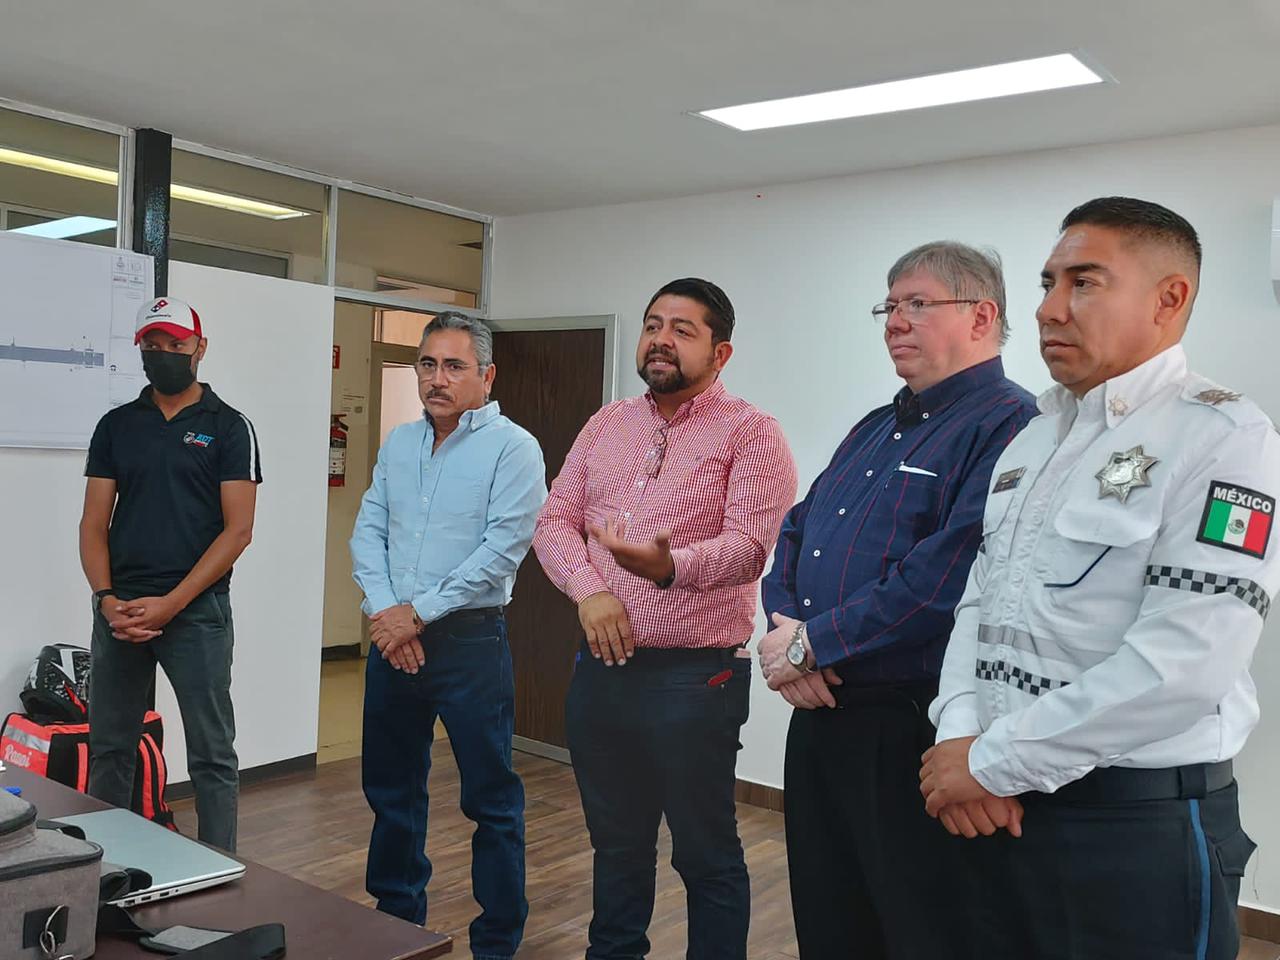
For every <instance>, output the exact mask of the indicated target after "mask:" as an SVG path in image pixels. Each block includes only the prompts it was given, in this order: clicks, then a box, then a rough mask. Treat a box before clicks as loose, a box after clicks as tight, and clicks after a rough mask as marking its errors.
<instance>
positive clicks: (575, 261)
mask: <svg viewBox="0 0 1280 960" xmlns="http://www.w3.org/2000/svg"><path fill="white" fill-rule="evenodd" d="M743 149H750V138H749V137H744V138H743ZM1109 194H1128V195H1133V196H1139V197H1145V198H1149V199H1152V200H1157V201H1159V202H1161V203H1164V204H1166V205H1168V206H1170V207H1172V208H1173V209H1174V210H1177V211H1178V212H1180V213H1182V214H1183V215H1185V216H1186V217H1187V218H1188V219H1190V220H1191V222H1192V223H1193V224H1195V226H1196V227H1197V229H1198V230H1199V231H1200V234H1201V238H1202V240H1203V242H1204V247H1205V266H1204V271H1203V292H1202V294H1201V296H1200V300H1199V303H1198V305H1197V308H1196V315H1195V318H1194V319H1193V321H1192V325H1191V330H1190V332H1189V334H1188V336H1187V348H1188V350H1189V352H1190V355H1191V357H1192V362H1193V365H1194V367H1195V368H1196V369H1198V370H1199V371H1200V372H1202V373H1204V374H1206V375H1207V376H1210V377H1212V378H1214V379H1217V380H1219V381H1221V382H1223V383H1225V384H1228V385H1230V386H1231V387H1233V388H1235V389H1238V390H1242V391H1245V392H1246V393H1248V394H1249V395H1250V396H1252V397H1253V398H1254V399H1256V400H1257V401H1259V402H1260V403H1261V404H1262V405H1263V406H1264V407H1265V408H1266V409H1267V411H1268V412H1269V413H1270V414H1271V416H1272V417H1273V418H1274V419H1277V420H1280V378H1277V377H1276V375H1275V368H1276V356H1277V350H1276V346H1275V344H1276V340H1277V333H1278V332H1280V307H1278V306H1277V304H1276V300H1275V297H1274V295H1273V293H1272V289H1271V281H1270V277H1269V274H1268V262H1269V240H1270V236H1269V235H1270V218H1271V201H1272V198H1273V197H1274V196H1276V195H1277V194H1280V127H1264V128H1254V129H1248V130H1236V131H1228V132H1220V133H1212V134H1203V135H1194V136H1186V137H1178V138H1170V139H1163V140H1152V141H1142V142H1134V143H1127V144H1116V145H1108V146H1098V147H1084V148H1079V149H1074V150H1056V151H1051V152H1044V153H1036V154H1027V155H1020V156H1012V157H1000V158H993V159H986V160H979V161H970V162H965V163H952V164H945V165H938V166H931V167H919V168H914V169H910V170H900V171H891V172H885V173H877V174H868V175H864V176H858V177H848V178H841V179H834V180H825V181H816V182H811V183H803V184H790V185H785V186H775V187H768V188H764V189H761V190H757V191H743V192H734V193H724V194H716V195H709V196H700V197H692V198H687V199H680V200H670V201H660V202H650V203H641V204H628V205H623V206H613V207H599V208H593V209H585V210H577V211H567V212H561V213H548V214H536V215H529V216H524V217H515V218H506V219H500V220H499V221H498V222H497V223H496V224H495V227H494V236H495V246H494V252H495V272H494V277H493V288H492V292H493V302H494V311H493V315H494V316H495V317H499V318H502V317H537V316H564V315H580V314H594V313H617V314H618V315H619V316H620V317H622V318H625V319H624V320H623V322H622V326H621V331H620V332H621V340H622V342H621V343H620V344H619V351H620V356H621V357H622V358H624V363H623V364H621V366H620V369H621V370H622V371H623V372H622V374H621V375H620V383H619V391H620V393H619V395H621V396H626V395H629V394H637V393H639V392H641V390H642V389H643V386H642V384H641V382H640V380H639V379H638V378H636V377H635V376H634V375H633V374H631V373H630V372H629V371H630V370H631V369H632V368H631V364H630V356H631V353H630V351H631V350H632V349H633V347H634V343H635V339H634V338H635V337H636V336H638V334H639V329H640V312H641V310H642V309H643V307H644V305H645V303H646V302H647V300H648V298H649V296H650V295H651V294H652V293H653V291H654V290H656V289H657V288H658V287H659V286H660V285H661V284H662V283H664V282H665V281H667V280H670V279H672V278H674V277H680V276H689V275H695V276H704V277H707V278H709V279H712V280H714V281H716V282H717V283H719V284H721V285H722V286H723V287H724V288H725V290H726V291H727V292H728V294H729V296H730V297H731V298H732V300H733V302H734V306H735V308H736V310H737V316H738V327H737V330H736V332H735V335H734V340H733V342H734V346H735V348H736V351H737V352H736V353H735V354H734V357H733V359H732V361H731V362H730V364H729V366H728V368H727V370H726V374H725V379H726V382H727V386H728V387H729V389H730V390H731V391H733V392H735V393H738V394H740V395H742V396H744V397H746V398H747V399H748V400H750V401H752V402H754V403H756V404H758V405H759V406H761V407H763V408H764V409H766V410H768V411H770V412H771V413H773V414H774V415H775V416H777V417H778V419H779V421H780V422H781V424H782V427H783V429H784V430H785V432H786V434H787V437H788V438H789V439H790V441H791V444H792V448H793V451H794V453H795V457H796V461H797V464H798V466H799V468H800V475H801V489H802V490H804V489H807V486H808V484H809V482H811V481H812V479H813V477H814V476H815V475H816V473H817V472H818V471H819V470H820V469H821V468H822V467H823V466H824V465H825V464H826V462H827V460H828V458H829V457H830V455H831V452H832V450H833V449H834V447H835V445H836V443H837V442H838V441H839V439H840V438H841V437H842V436H843V435H844V433H845V432H846V431H847V429H848V428H849V427H850V426H851V425H852V423H853V422H854V421H855V420H856V419H858V418H859V417H860V416H861V415H862V414H863V413H865V412H866V411H867V410H868V409H870V408H871V407H873V406H875V405H878V404H882V403H885V402H887V401H888V400H889V398H890V397H891V396H892V394H893V392H894V391H895V390H896V389H897V388H898V386H899V385H900V384H899V383H898V382H897V381H896V380H895V378H894V376H893V372H892V368H891V366H890V365H889V363H888V361H887V359H886V357H885V355H884V347H883V344H882V342H881V340H880V337H879V332H878V328H877V326H876V325H875V324H873V322H872V320H871V317H870V314H869V308H870V307H871V305H872V304H874V303H875V302H877V301H878V300H881V299H883V297H884V294H885V283H884V277H885V273H886V271H887V270H888V268H889V266H890V265H891V264H892V262H893V260H894V259H895V258H896V257H897V256H898V255H899V254H901V253H903V252H904V251H906V250H907V249H909V248H910V247H912V246H914V245H915V244H918V243H922V242H924V241H927V240H934V239H942V238H949V239H956V240H962V241H966V242H969V243H974V244H980V245H990V246H994V247H996V248H997V249H998V250H999V251H1000V253H1001V254H1002V255H1003V257H1004V260H1005V275H1006V279H1007V285H1008V288H1009V315H1010V317H1011V319H1012V327H1013V340H1012V342H1011V343H1010V345H1009V347H1008V349H1007V351H1006V358H1005V361H1006V367H1007V369H1008V371H1009V373H1010V375H1011V376H1012V377H1014V378H1015V379H1016V380H1018V381H1020V382H1021V383H1022V384H1023V385H1024V386H1026V387H1027V388H1028V389H1030V390H1032V391H1033V392H1039V391H1040V390H1041V389H1043V388H1044V387H1046V386H1047V385H1048V383H1049V380H1048V377H1047V375H1046V373H1045V370H1044V367H1043V365H1042V363H1041V361H1040V358H1039V355H1038V353H1037V350H1036V333H1035V325H1034V319H1033V313H1034V309H1035V304H1036V302H1037V300H1038V294H1039V271H1040V267H1041V265H1042V264H1043V262H1044V258H1045V256H1046V255H1047V254H1048V252H1049V249H1050V247H1051V246H1052V244H1053V241H1054V238H1055V236H1056V234H1057V224H1058V222H1059V221H1060V220H1061V218H1062V216H1063V215H1064V214H1065V213H1066V212H1067V211H1068V210H1069V209H1070V208H1071V207H1072V206H1074V205H1075V204H1077V203H1079V202H1081V201H1083V200H1086V199H1089V198H1090V197H1094V196H1100V195H1109ZM1277 479H1278V480H1280V478H1277ZM1278 485H1280V484H1278ZM1278 621H1280V618H1273V620H1272V623H1271V625H1270V626H1269V627H1268V629H1267V630H1266V631H1265V633H1264V636H1263V642H1262V646H1261V649H1260V651H1259V653H1258V656H1257V658H1256V661H1255V664H1254V676H1255V678H1256V680H1257V682H1258V687H1259V690H1260V694H1261V699H1262V705H1263V721H1262V725H1261V727H1260V728H1259V729H1258V731H1257V732H1256V733H1255V734H1254V736H1253V739H1252V740H1251V742H1250V744H1249V747H1248V749H1247V750H1246V752H1245V754H1244V756H1243V757H1242V758H1241V759H1240V761H1239V763H1238V768H1239V778H1240V781H1241V783H1242V785H1243V798H1244V799H1243V806H1244V816H1245V821H1246V827H1247V829H1248V830H1249V831H1250V833H1251V834H1252V835H1253V836H1254V838H1255V839H1256V840H1257V841H1258V842H1259V844H1260V846H1261V850H1260V852H1259V854H1258V856H1256V857H1255V858H1254V860H1253V862H1252V864H1251V869H1250V874H1251V876H1250V877H1249V878H1247V880H1246V883H1245V885H1244V890H1243V891H1242V896H1243V897H1244V898H1245V899H1246V900H1252V901H1256V902H1260V903H1266V904H1270V905H1272V906H1273V907H1280V819H1277V818H1276V816H1275V814H1274V810H1275V809H1276V805H1277V802H1280V769H1277V768H1276V765H1275V764H1273V763H1270V762H1269V758H1270V757H1273V756H1274V755H1275V751H1276V749H1277V748H1278V747H1280V649H1278V648H1277V644H1278V642H1280V623H1278ZM762 622H763V621H762V618H761V619H760V623H761V624H762ZM789 712H790V708H789V707H787V706H786V704H784V703H783V701H782V700H781V699H780V698H778V697H777V695H776V694H772V693H770V692H769V691H768V689H767V688H765V687H764V685H763V683H762V682H761V681H760V680H759V678H758V677H757V679H756V686H755V688H754V690H753V698H752V715H751V720H750V722H749V723H748V725H747V727H746V729H745V730H744V735H743V744H744V749H743V752H742V754H741V756H740V759H739V763H738V775H739V776H740V777H742V778H744V779H748V780H754V781H758V782H762V783H767V784H773V785H781V783H782V757H783V749H784V744H785V736H786V726H787V719H788V715H789Z"/></svg>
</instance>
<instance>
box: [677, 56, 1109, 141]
mask: <svg viewBox="0 0 1280 960" xmlns="http://www.w3.org/2000/svg"><path fill="white" fill-rule="evenodd" d="M1102 82H1103V78H1102V76H1100V75H1099V74H1098V73H1097V72H1095V71H1094V70H1092V69H1091V68H1089V67H1087V66H1085V65H1084V64H1083V63H1082V62H1081V61H1080V60H1079V59H1078V58H1077V57H1075V56H1074V55H1073V54H1070V53H1060V54H1057V55H1055V56H1052V57H1039V58H1037V59H1035V60H1018V61H1016V62H1014V63H1000V64H996V65H995V66H991V67H975V68H973V69H971V70H956V71H953V72H951V73H935V74H933V75H932V76H928V77H916V78H915V79H912V80H893V81H890V82H888V83H874V84H871V85H870V86H865V87H851V88H850V89H848V90H832V91H830V92H828V93H811V94H807V95H805V96H801V97H787V98H785V99H783V100H765V101H762V102H760V103H747V104H743V105H741V106H737V107H720V108H718V109H715V110H702V111H699V112H698V114H697V115H698V116H700V117H706V118H707V119H708V120H714V121H715V122H717V123H723V124H725V125H726V126H729V127H733V128H734V129H735V130H765V129H768V128H770V127H790V126H795V125H796V124H801V123H820V122H822V121H824V120H843V119H847V118H849V117H868V116H872V115H874V114H877V113H896V112H898V111H901V110H918V109H920V108H921V107H938V106H943V105H944V104H948V103H964V102H966V101H969V100H990V99H991V98H993V97H1009V96H1013V95H1014V94H1019V93H1035V92H1036V91H1039V90H1057V89H1060V88H1062V87H1079V86H1083V85H1085V84H1090V83H1102Z"/></svg>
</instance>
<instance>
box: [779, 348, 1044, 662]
mask: <svg viewBox="0 0 1280 960" xmlns="http://www.w3.org/2000/svg"><path fill="white" fill-rule="evenodd" d="M1035 415H1036V406H1035V398H1034V397H1033V396H1032V395H1031V394H1030V393H1028V392H1027V391H1026V390H1024V389H1022V387H1020V386H1018V385H1017V384H1016V383H1014V382H1013V381H1012V380H1010V379H1008V378H1007V377H1006V376H1005V375H1004V366H1003V365H1002V364H1001V362H1000V359H999V358H998V357H997V358H995V359H992V360H988V361H985V362H983V363H980V364H977V365H976V366H973V367H970V368H968V369H967V370H962V371H961V372H959V373H957V374H954V375H952V376H951V377H948V378H947V379H946V380H943V381H942V382H941V383H937V384H935V385H934V386H932V387H929V388H928V389H927V390H922V391H921V392H920V393H919V394H913V393H912V392H911V391H910V390H909V389H907V388H905V387H904V388H903V389H902V390H901V391H900V392H899V393H898V395H897V396H896V397H895V398H894V402H893V403H892V404H889V405H887V406H884V407H880V408H878V409H876V410H873V411H872V412H871V413H869V414H868V415H867V416H866V417H864V418H863V419H862V420H860V421H859V422H858V423H857V424H856V425H855V426H854V428H853V429H852V430H851V431H849V435H848V436H847V437H845V440H844V442H843V443H841V445H840V447H839V449H837V450H836V453H835V456H834V457H832V458H831V463H830V464H829V465H828V467H827V469H826V470H824V471H823V472H822V473H821V474H820V475H819V476H818V478H817V480H815V481H814V483H813V486H812V487H811V488H810V490H809V493H808V495H807V496H806V497H805V498H804V500H803V502H801V503H799V504H797V505H796V506H795V507H793V508H792V509H791V512H790V513H788V514H787V517H786V520H785V521H784V522H783V525H782V533H781V535H780V536H779V538H778V546H777V550H776V551H775V554H774V561H773V569H772V570H771V571H770V573H769V575H768V576H767V577H765V579H764V583H763V593H764V609H765V612H766V614H772V613H774V612H775V611H776V612H780V613H783V614H785V615H786V616H789V617H794V618H796V619H798V620H804V621H805V623H806V626H807V630H808V634H809V642H810V643H811V644H812V646H813V649H814V653H815V656H816V657H817V660H818V664H819V665H820V666H834V667H835V668H836V670H837V672H838V673H839V674H840V675H841V677H842V678H843V679H844V681H845V683H846V684H854V685H860V686H873V685H880V684H890V683H914V682H919V681H925V680H936V679H937V676H938V673H939V671H940V670H941V668H942V655H943V651H944V650H945V648H946V643H947V638H948V636H949V635H950V633H951V627H952V622H953V620H952V616H953V613H954V611H955V607H956V604H957V603H958V602H959V600H960V595H961V593H963V592H964V585H965V581H966V579H967V578H968V575H969V567H970V565H971V564H972V563H973V558H974V556H975V555H976V554H977V550H978V544H979V542H980V541H981V539H982V512H983V506H984V504H985V502H986V499H987V491H988V490H990V489H991V484H992V482H993V481H992V479H991V470H992V467H994V466H995V462H996V459H997V458H998V457H999V456H1000V453H1001V452H1002V451H1003V450H1004V448H1005V447H1006V446H1007V445H1008V443H1009V441H1010V440H1012V439H1013V437H1014V435H1015V434H1016V433H1017V432H1018V431H1019V430H1021V429H1022V428H1023V426H1025V425H1026V423H1027V421H1029V420H1030V419H1031V418H1032V417H1033V416H1035Z"/></svg>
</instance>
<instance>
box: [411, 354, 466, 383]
mask: <svg viewBox="0 0 1280 960" xmlns="http://www.w3.org/2000/svg"><path fill="white" fill-rule="evenodd" d="M415 366H416V367H417V368H418V376H419V377H420V378H422V379H423V380H430V379H431V378H432V377H434V376H435V375H436V369H437V364H436V362H435V361H434V360H430V359H426V358H424V359H422V360H419V361H418V362H417V363H416V364H415ZM474 368H475V364H473V363H463V362H462V361H461V360H446V361H445V362H444V375H445V379H447V380H450V381H457V380H461V379H462V377H463V374H465V373H466V372H467V371H468V370H472V369H474Z"/></svg>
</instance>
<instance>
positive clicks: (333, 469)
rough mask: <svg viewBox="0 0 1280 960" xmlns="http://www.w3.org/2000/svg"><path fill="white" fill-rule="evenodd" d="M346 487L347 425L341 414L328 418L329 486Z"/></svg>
mask: <svg viewBox="0 0 1280 960" xmlns="http://www.w3.org/2000/svg"><path fill="white" fill-rule="evenodd" d="M346 485H347V425H346V424H345V423H343V421H342V415H341V414H337V413H335V414H331V415H330V417H329V486H331V487H345V486H346Z"/></svg>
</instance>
